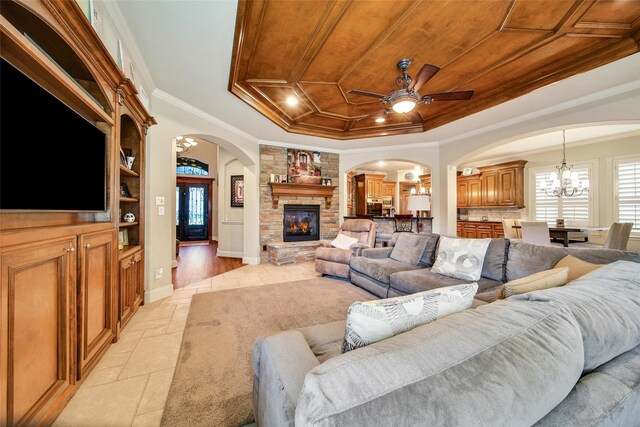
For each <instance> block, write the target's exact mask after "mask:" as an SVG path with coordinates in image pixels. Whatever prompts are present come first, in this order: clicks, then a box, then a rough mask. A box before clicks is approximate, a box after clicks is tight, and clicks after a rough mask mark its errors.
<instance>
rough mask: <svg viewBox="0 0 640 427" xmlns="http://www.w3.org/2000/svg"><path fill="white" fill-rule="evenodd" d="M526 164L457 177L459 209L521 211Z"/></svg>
mask: <svg viewBox="0 0 640 427" xmlns="http://www.w3.org/2000/svg"><path fill="white" fill-rule="evenodd" d="M526 163H527V162H526V161H525V160H518V161H514V162H508V163H501V164H498V165H493V166H484V167H480V168H478V169H479V170H480V174H479V175H471V176H461V175H460V176H458V180H457V196H458V204H457V206H458V208H497V207H505V208H523V207H524V165H525V164H526Z"/></svg>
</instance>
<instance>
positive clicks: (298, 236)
mask: <svg viewBox="0 0 640 427" xmlns="http://www.w3.org/2000/svg"><path fill="white" fill-rule="evenodd" d="M319 239H320V206H319V205H284V219H283V221H282V240H283V241H284V242H302V241H307V240H319Z"/></svg>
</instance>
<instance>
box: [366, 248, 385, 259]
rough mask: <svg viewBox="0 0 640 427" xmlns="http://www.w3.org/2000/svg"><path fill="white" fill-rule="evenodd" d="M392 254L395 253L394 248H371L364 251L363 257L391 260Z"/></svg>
mask: <svg viewBox="0 0 640 427" xmlns="http://www.w3.org/2000/svg"><path fill="white" fill-rule="evenodd" d="M391 252H393V248H371V249H364V250H363V251H362V254H361V255H362V256H363V257H367V258H374V259H382V258H389V256H390V255H391Z"/></svg>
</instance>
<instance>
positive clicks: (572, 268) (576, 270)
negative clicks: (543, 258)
mask: <svg viewBox="0 0 640 427" xmlns="http://www.w3.org/2000/svg"><path fill="white" fill-rule="evenodd" d="M603 265H604V264H593V263H590V262H587V261H583V260H581V259H579V258H576V257H574V256H571V255H567V256H566V257H564V258H562V259H561V260H560V261H558V263H557V264H556V266H555V268H560V267H568V268H569V278H568V280H567V282H570V281H572V280H575V279H577V278H578V277H582V276H584V275H585V274H587V273H590V272H592V271H593V270H597V269H598V268H600V267H602V266H603Z"/></svg>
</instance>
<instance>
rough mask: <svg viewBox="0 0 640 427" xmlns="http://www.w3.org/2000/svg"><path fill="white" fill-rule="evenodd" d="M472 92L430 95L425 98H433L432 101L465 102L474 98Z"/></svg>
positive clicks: (458, 91) (463, 91)
mask: <svg viewBox="0 0 640 427" xmlns="http://www.w3.org/2000/svg"><path fill="white" fill-rule="evenodd" d="M473 92H474V91H472V90H457V91H454V92H442V93H428V94H426V95H424V96H423V98H425V97H429V98H431V100H432V101H465V100H467V99H471V97H472V96H473Z"/></svg>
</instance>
